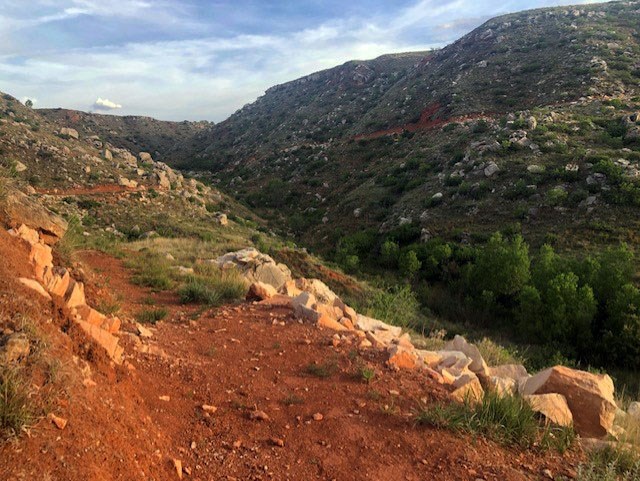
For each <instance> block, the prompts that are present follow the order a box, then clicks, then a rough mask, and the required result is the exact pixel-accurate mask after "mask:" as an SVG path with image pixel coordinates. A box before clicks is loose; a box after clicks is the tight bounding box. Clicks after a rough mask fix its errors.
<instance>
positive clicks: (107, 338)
mask: <svg viewBox="0 0 640 481" xmlns="http://www.w3.org/2000/svg"><path fill="white" fill-rule="evenodd" d="M76 322H77V323H78V325H79V326H80V327H81V328H82V330H83V331H84V332H85V333H86V334H87V335H88V336H89V337H90V338H91V339H93V340H94V341H95V342H96V343H97V344H98V345H100V346H101V347H102V348H103V349H104V350H105V351H107V355H108V356H109V357H110V358H111V360H113V361H114V362H115V363H116V364H121V363H122V354H123V352H124V349H122V347H121V346H119V345H118V338H117V337H115V336H114V335H113V334H111V333H109V332H107V331H105V330H104V329H102V328H100V327H99V326H94V325H93V324H89V323H88V322H85V321H82V320H80V321H76Z"/></svg>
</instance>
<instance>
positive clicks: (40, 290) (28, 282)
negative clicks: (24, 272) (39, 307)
mask: <svg viewBox="0 0 640 481" xmlns="http://www.w3.org/2000/svg"><path fill="white" fill-rule="evenodd" d="M18 282H20V284H22V285H23V286H25V287H27V288H28V289H31V290H32V291H34V292H36V293H37V294H39V295H40V296H42V297H43V298H45V299H46V300H48V301H50V300H51V296H50V295H49V293H48V292H47V291H45V290H44V287H42V285H41V284H40V283H39V282H38V281H36V280H34V279H26V278H24V277H21V278H20V279H18Z"/></svg>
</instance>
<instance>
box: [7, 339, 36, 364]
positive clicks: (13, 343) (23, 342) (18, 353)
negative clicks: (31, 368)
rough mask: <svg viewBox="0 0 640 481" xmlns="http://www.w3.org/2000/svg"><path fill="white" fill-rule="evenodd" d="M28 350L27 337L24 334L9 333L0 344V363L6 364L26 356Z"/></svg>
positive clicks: (29, 349)
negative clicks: (0, 344)
mask: <svg viewBox="0 0 640 481" xmlns="http://www.w3.org/2000/svg"><path fill="white" fill-rule="evenodd" d="M30 352H31V346H30V344H29V338H28V337H27V336H26V335H25V334H22V333H14V334H10V335H9V336H7V337H6V338H5V340H4V343H3V344H2V346H0V364H3V365H7V364H9V363H12V362H16V361H18V360H20V359H23V358H26V357H27V356H29V353H30Z"/></svg>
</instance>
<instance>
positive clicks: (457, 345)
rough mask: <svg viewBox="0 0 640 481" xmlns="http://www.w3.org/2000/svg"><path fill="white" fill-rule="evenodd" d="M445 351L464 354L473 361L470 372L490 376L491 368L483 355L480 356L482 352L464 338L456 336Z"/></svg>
mask: <svg viewBox="0 0 640 481" xmlns="http://www.w3.org/2000/svg"><path fill="white" fill-rule="evenodd" d="M444 350H448V351H459V352H462V353H464V355H465V356H467V357H468V358H469V359H471V364H469V366H468V367H469V370H470V371H472V372H474V373H476V374H485V375H486V374H488V372H489V367H488V366H487V363H486V362H484V359H483V358H482V354H480V351H479V350H478V348H477V347H476V346H475V345H473V344H470V343H468V342H467V340H466V339H465V338H464V337H462V336H457V335H456V336H455V337H454V338H453V340H452V341H449V342H447V343H446V344H445V346H444Z"/></svg>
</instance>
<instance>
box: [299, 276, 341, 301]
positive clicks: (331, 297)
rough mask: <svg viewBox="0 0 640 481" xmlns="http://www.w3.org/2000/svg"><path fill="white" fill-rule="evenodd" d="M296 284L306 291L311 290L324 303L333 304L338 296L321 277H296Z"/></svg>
mask: <svg viewBox="0 0 640 481" xmlns="http://www.w3.org/2000/svg"><path fill="white" fill-rule="evenodd" d="M295 286H296V287H297V288H298V289H300V290H301V291H304V292H309V293H311V294H313V295H314V296H315V298H316V299H317V300H318V302H321V303H322V304H332V303H333V302H334V301H335V300H336V299H338V296H337V295H336V294H335V293H334V292H333V291H332V290H331V289H329V286H327V285H326V284H325V283H324V282H322V281H321V280H319V279H304V278H302V279H296V280H295Z"/></svg>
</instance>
